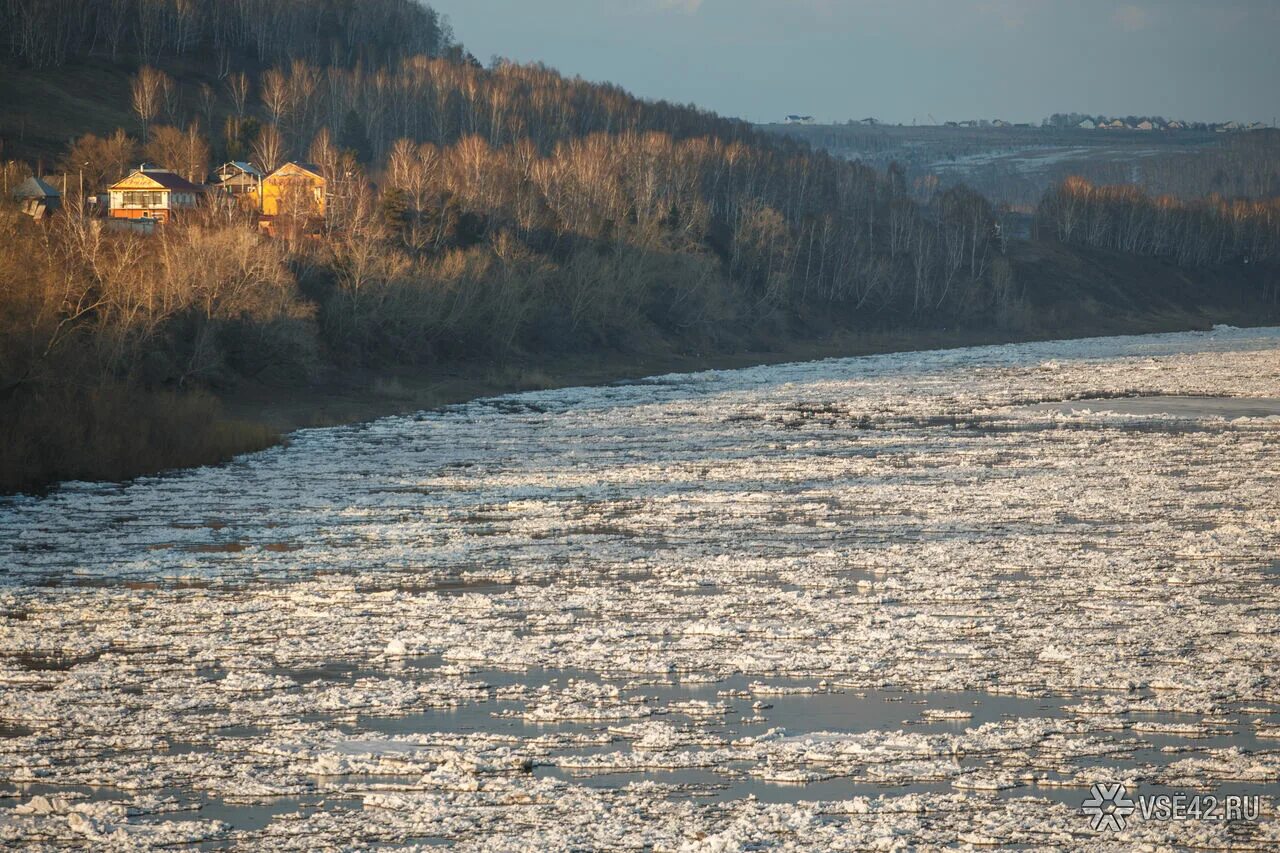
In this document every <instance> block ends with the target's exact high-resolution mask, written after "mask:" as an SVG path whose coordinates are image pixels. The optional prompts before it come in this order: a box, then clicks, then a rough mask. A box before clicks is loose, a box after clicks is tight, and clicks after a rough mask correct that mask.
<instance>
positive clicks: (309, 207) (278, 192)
mask: <svg viewBox="0 0 1280 853" xmlns="http://www.w3.org/2000/svg"><path fill="white" fill-rule="evenodd" d="M327 192H328V182H327V181H326V180H325V179H324V175H322V174H320V168H319V167H318V166H312V165H311V164H310V163H292V162H291V163H285V164H284V165H283V166H281V167H280V168H279V169H276V170H275V171H274V172H272V173H271V174H270V175H267V176H266V177H265V178H263V179H262V189H261V191H260V197H259V199H258V209H259V210H260V211H262V215H263V216H267V217H274V216H300V217H307V218H312V219H324V210H325V196H326V194H327Z"/></svg>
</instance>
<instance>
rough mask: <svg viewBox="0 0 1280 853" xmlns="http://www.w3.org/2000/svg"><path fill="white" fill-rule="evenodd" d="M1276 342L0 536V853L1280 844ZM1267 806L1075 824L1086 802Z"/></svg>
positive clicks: (329, 477)
mask: <svg viewBox="0 0 1280 853" xmlns="http://www.w3.org/2000/svg"><path fill="white" fill-rule="evenodd" d="M1278 544H1280V330H1276V329H1255V330H1240V329H1229V328H1219V329H1215V330H1214V331H1213V332H1208V333H1187V334H1171V335H1153V336H1143V337H1128V338H1107V339H1096V340H1087V341H1066V342H1048V343H1036V344H1024V345H1015V346H1004V347H985V348H974V349H964V350H951V351H943V352H925V353H906V354H897V355H884V356H874V357H868V358H856V359H846V360H832V361H824V362H816V363H812V364H798V365H782V366H773V367H762V368H755V369H750V370H740V371H731V372H707V373H699V374H691V375H673V376H663V377H656V378H653V379H649V380H643V381H640V382H635V383H629V384H619V385H616V386H607V387H601V388H575V389H567V390H560V391H546V392H538V393H531V394H521V395H513V396H508V397H502V398H497V399H491V400H481V401H477V402H474V403H470V404H467V405H462V406H455V407H452V408H449V409H447V410H444V411H440V412H433V413H424V414H421V415H418V416H414V417H401V418H389V419H385V420H381V421H377V422H374V423H371V424H364V425H360V426H354V427H346V428H339V429H327V430H309V431H303V432H300V433H297V434H295V435H294V436H293V437H292V440H291V441H290V442H289V443H288V445H287V446H285V447H281V448H277V449H274V450H271V451H267V452H264V453H260V454H255V455H253V456H248V457H243V458H241V459H238V460H236V461H235V462H234V463H232V464H230V465H228V466H225V467H221V468H214V469H200V470H195V471H188V472H182V473H178V474H174V475H170V476H165V477H159V478H149V479H144V480H139V481H137V482H134V483H131V484H127V485H89V484H71V485H68V486H66V487H64V488H62V489H60V490H58V491H57V492H55V493H53V494H52V495H50V496H48V497H45V498H41V499H30V498H22V499H15V500H10V501H7V502H3V503H0V564H3V565H4V566H5V569H6V571H5V572H4V573H3V577H2V578H0V845H3V844H15V845H16V844H24V845H29V846H31V847H35V848H40V847H45V848H61V847H69V846H82V847H83V846H89V847H94V848H103V849H109V848H118V849H130V848H150V847H158V846H182V845H201V846H206V847H210V846H212V847H242V848H259V847H264V846H271V847H274V848H277V849H280V850H294V849H296V850H310V849H315V848H317V847H325V846H327V845H334V844H338V843H339V842H340V841H341V840H344V839H345V840H346V841H347V842H348V844H349V846H356V847H359V846H362V845H363V846H374V845H391V846H410V847H411V846H418V845H420V846H434V845H438V844H443V845H447V846H453V847H456V848H457V849H460V850H507V849H538V850H581V849H598V850H659V851H700V852H701V853H710V851H739V850H756V849H764V848H770V847H780V848H786V849H793V850H864V849H868V848H875V849H895V848H904V847H909V846H917V847H919V846H925V847H928V846H945V845H953V846H966V845H990V844H1009V845H1016V846H1023V847H1033V848H1061V849H1091V848H1092V849H1099V850H1129V849H1138V848H1144V847H1145V848H1149V849H1165V848H1169V847H1194V848H1203V849H1255V850H1266V849H1276V848H1277V847H1280V822H1278V821H1277V820H1276V816H1275V803H1274V792H1275V791H1276V790H1280V734H1278V733H1280V680H1278V679H1280V550H1278V549H1277V545H1278ZM1110 781H1116V782H1124V783H1125V784H1126V786H1127V789H1128V790H1129V792H1130V793H1131V795H1137V794H1139V793H1143V792H1157V793H1158V792H1210V793H1214V794H1216V795H1219V796H1225V795H1228V794H1241V795H1252V794H1259V795H1262V796H1263V808H1262V813H1261V815H1260V816H1258V817H1257V818H1256V819H1251V820H1241V821H1233V822H1225V821H1222V822H1217V821H1207V820H1188V821H1164V822H1161V821H1156V820H1144V819H1142V816H1141V815H1140V814H1135V815H1134V816H1133V817H1132V818H1131V819H1130V820H1129V821H1128V825H1127V827H1126V828H1125V829H1124V831H1123V832H1121V833H1108V832H1104V831H1099V832H1095V831H1094V830H1092V829H1091V828H1090V822H1089V820H1088V819H1087V817H1085V816H1084V815H1082V814H1081V813H1080V805H1081V803H1082V802H1083V801H1084V800H1085V798H1086V796H1088V791H1089V788H1090V786H1091V785H1093V784H1094V783H1096V782H1110Z"/></svg>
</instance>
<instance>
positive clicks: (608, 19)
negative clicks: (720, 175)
mask: <svg viewBox="0 0 1280 853" xmlns="http://www.w3.org/2000/svg"><path fill="white" fill-rule="evenodd" d="M428 2H430V3H431V5H432V6H434V7H435V8H437V9H438V10H439V11H441V12H444V13H445V14H446V15H448V16H449V19H450V21H451V22H452V24H453V26H454V29H455V30H456V33H457V36H458V38H459V39H460V40H461V41H462V42H463V44H464V45H465V46H466V47H467V49H469V50H470V51H471V52H472V53H474V54H475V55H476V56H477V57H478V58H479V59H480V60H481V61H482V62H485V63H487V62H488V61H489V59H490V58H491V57H493V56H495V55H498V56H504V57H508V58H510V59H514V60H518V61H522V62H528V61H535V60H536V61H541V62H545V63H547V64H548V65H551V66H554V67H556V68H558V69H560V70H561V71H563V72H565V73H566V74H569V75H581V76H582V77H585V78H587V79H589V80H607V81H611V82H615V83H618V84H620V85H622V86H624V87H626V88H627V89H629V90H631V91H632V92H635V93H636V94H639V95H641V96H644V97H648V98H662V99H666V100H671V101H677V102H682V103H687V102H692V103H695V104H697V105H699V106H702V107H707V108H709V109H713V110H715V111H716V112H719V113H723V114H726V115H735V116H741V117H744V118H748V119H751V120H753V121H770V120H776V119H778V118H780V117H782V116H784V115H786V114H788V113H802V114H812V115H814V116H816V117H818V118H819V119H820V120H824V121H843V120H845V119H849V118H864V117H867V116H874V117H877V118H880V119H882V120H885V121H902V122H906V123H910V122H912V121H913V120H919V121H920V122H921V123H925V122H928V121H929V117H930V116H931V115H932V116H933V117H934V118H935V119H936V120H937V121H939V122H941V121H947V120H961V119H968V118H1003V119H1007V120H1009V121H1039V120H1040V119H1041V118H1043V117H1045V116H1046V115H1048V114H1050V113H1053V112H1072V111H1077V112H1084V113H1103V114H1108V115H1163V116H1165V117H1166V118H1170V119H1172V118H1185V119H1192V120H1204V121H1212V120H1226V119H1242V120H1243V119H1247V120H1263V121H1266V122H1268V123H1270V122H1271V120H1272V118H1273V116H1275V115H1278V114H1280V0H1136V2H1122V0H428Z"/></svg>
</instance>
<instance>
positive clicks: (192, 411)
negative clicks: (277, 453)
mask: <svg viewBox="0 0 1280 853" xmlns="http://www.w3.org/2000/svg"><path fill="white" fill-rule="evenodd" d="M278 439H279V436H278V435H277V434H276V433H275V432H274V431H272V430H271V429H269V428H267V427H265V426H262V425H260V424H251V423H246V422H243V421H235V420H229V419H227V418H225V417H224V416H223V413H222V406H221V404H220V403H219V402H218V401H217V400H216V399H214V398H212V397H209V396H207V395H205V394H199V393H184V394H176V393H170V392H153V391H141V390H137V389H134V388H129V387H126V386H121V385H111V386H107V387H105V388H95V389H93V390H87V391H85V390H79V389H61V388H60V389H49V388H46V389H41V390H40V391H39V392H36V393H28V394H25V395H23V399H22V400H21V401H14V400H11V401H9V405H5V406H3V407H0V494H4V493H8V492H21V491H37V490H39V489H42V488H44V487H46V486H47V485H48V484H50V483H55V482H58V481H63V480H124V479H128V478H130V477H136V476H143V475H148V474H155V473H158V472H161V471H165V470H170V469H173V468H184V467H190V466H195V465H210V464H218V463H221V462H225V461H227V460H229V459H231V458H232V457H233V456H236V455H238V454H240V453H248V452H251V451H255V450H261V449H263V448H265V447H269V446H271V445H272V444H274V443H276V441H278Z"/></svg>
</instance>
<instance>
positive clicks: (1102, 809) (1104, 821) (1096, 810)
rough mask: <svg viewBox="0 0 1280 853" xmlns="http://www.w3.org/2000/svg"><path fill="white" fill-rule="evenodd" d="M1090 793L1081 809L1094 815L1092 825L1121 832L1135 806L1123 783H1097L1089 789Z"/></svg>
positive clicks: (1096, 828) (1097, 828) (1087, 813)
mask: <svg viewBox="0 0 1280 853" xmlns="http://www.w3.org/2000/svg"><path fill="white" fill-rule="evenodd" d="M1089 795H1090V796H1089V799H1087V800H1085V801H1084V804H1083V805H1082V806H1081V807H1080V811H1081V812H1082V813H1084V814H1086V815H1091V816H1092V817H1093V821H1092V822H1091V824H1090V826H1092V827H1093V828H1094V829H1095V830H1099V829H1105V830H1109V831H1110V832H1119V831H1120V830H1122V829H1124V828H1125V824H1127V823H1128V818H1129V815H1131V814H1133V812H1134V806H1133V800H1131V799H1129V797H1128V792H1126V791H1125V788H1124V785H1123V784H1122V783H1120V782H1117V783H1115V784H1114V785H1103V784H1101V783H1097V784H1095V785H1094V786H1093V788H1092V789H1091V790H1090V791H1089Z"/></svg>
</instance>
